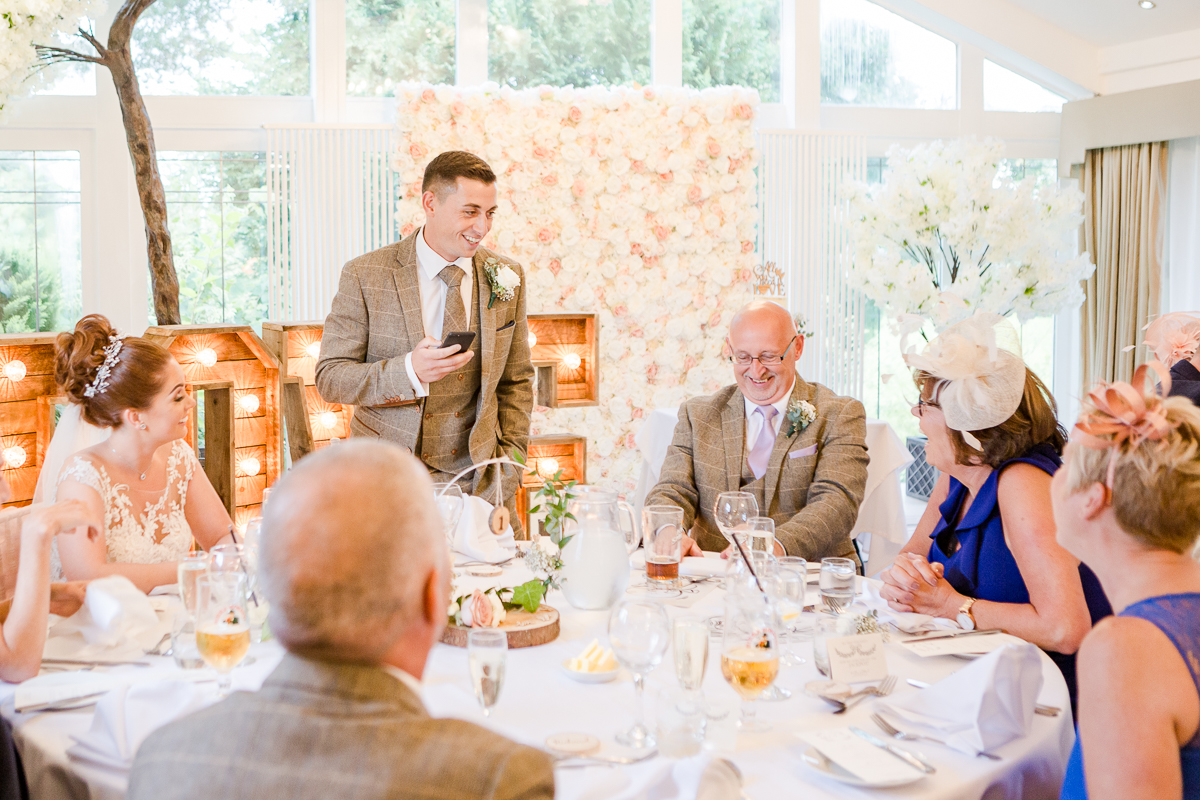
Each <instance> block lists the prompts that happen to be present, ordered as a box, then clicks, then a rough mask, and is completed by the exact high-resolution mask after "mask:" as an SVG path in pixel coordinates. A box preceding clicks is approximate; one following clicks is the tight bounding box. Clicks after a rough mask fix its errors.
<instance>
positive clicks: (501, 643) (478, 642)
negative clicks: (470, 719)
mask: <svg viewBox="0 0 1200 800" xmlns="http://www.w3.org/2000/svg"><path fill="white" fill-rule="evenodd" d="M507 660H508V635H507V634H506V633H504V631H501V630H497V629H495V628H472V629H471V631H470V632H469V633H468V634H467V663H468V666H469V668H470V670H471V685H472V686H474V687H475V698H476V699H477V700H479V705H480V706H482V707H483V716H485V717H488V716H491V713H492V706H494V705H496V701H497V700H499V699H500V689H501V688H503V687H504V666H505V662H506V661H507Z"/></svg>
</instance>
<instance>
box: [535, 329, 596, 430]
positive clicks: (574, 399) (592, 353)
mask: <svg viewBox="0 0 1200 800" xmlns="http://www.w3.org/2000/svg"><path fill="white" fill-rule="evenodd" d="M599 334H600V328H599V326H598V325H597V324H596V315H595V314H530V315H529V344H530V348H529V349H530V354H531V357H532V359H533V364H534V368H535V369H536V370H537V380H538V392H537V400H536V402H537V404H538V405H541V406H546V407H549V408H579V407H580V406H595V405H599V404H600V370H599V362H600V336H599Z"/></svg>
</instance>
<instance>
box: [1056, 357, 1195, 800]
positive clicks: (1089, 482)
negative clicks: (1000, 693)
mask: <svg viewBox="0 0 1200 800" xmlns="http://www.w3.org/2000/svg"><path fill="white" fill-rule="evenodd" d="M1151 367H1152V369H1155V370H1156V371H1159V374H1160V377H1161V378H1162V379H1163V387H1162V388H1163V391H1164V392H1166V391H1169V390H1170V388H1171V380H1170V378H1169V377H1167V376H1166V368H1165V367H1164V366H1163V365H1161V364H1153V365H1151ZM1145 371H1146V367H1141V368H1139V371H1138V374H1136V375H1135V377H1134V383H1133V386H1132V387H1131V386H1130V385H1129V384H1115V385H1113V386H1108V387H1104V386H1101V387H1100V388H1099V389H1097V390H1095V391H1093V392H1092V393H1091V394H1090V395H1089V397H1088V399H1087V400H1085V402H1084V404H1083V413H1082V415H1081V416H1080V420H1079V423H1078V424H1077V425H1076V426H1075V432H1074V433H1073V434H1072V437H1071V444H1070V445H1068V447H1067V451H1066V454H1065V457H1066V464H1065V466H1064V467H1063V469H1062V470H1060V471H1059V472H1058V474H1057V475H1055V477H1054V482H1053V486H1052V489H1051V493H1052V496H1053V499H1054V517H1055V520H1056V521H1057V523H1058V540H1059V541H1060V542H1061V543H1062V545H1063V546H1064V547H1066V548H1067V550H1069V551H1070V552H1071V553H1073V554H1074V555H1076V556H1078V557H1079V558H1082V559H1083V560H1084V561H1085V562H1086V563H1087V564H1088V565H1089V566H1091V567H1092V568H1093V569H1094V570H1095V571H1096V574H1097V575H1098V576H1099V577H1100V583H1101V584H1102V585H1103V586H1104V590H1105V591H1106V592H1107V593H1108V596H1109V597H1110V598H1111V599H1112V602H1113V606H1115V607H1116V608H1117V609H1119V612H1118V614H1117V615H1116V616H1114V617H1110V618H1109V619H1106V620H1104V621H1103V622H1101V623H1100V624H1098V625H1097V626H1096V627H1095V629H1094V630H1092V632H1091V633H1089V634H1088V636H1087V638H1086V639H1085V640H1084V642H1083V646H1082V647H1081V648H1080V650H1079V715H1078V720H1079V736H1078V738H1077V739H1076V740H1075V749H1074V750H1073V751H1072V753H1071V760H1070V762H1069V763H1068V765H1067V776H1066V780H1065V782H1064V784H1063V792H1062V796H1063V797H1064V798H1070V800H1081V799H1082V798H1089V797H1090V798H1093V800H1099V799H1101V798H1122V800H1124V798H1136V797H1146V798H1154V800H1177V799H1178V798H1189V800H1195V799H1196V798H1200V564H1197V563H1196V562H1195V561H1194V560H1193V559H1192V558H1190V557H1189V556H1188V553H1189V551H1190V550H1191V549H1192V547H1193V546H1194V545H1195V543H1196V539H1197V536H1198V535H1200V409H1197V408H1196V406H1195V405H1193V404H1191V403H1189V402H1188V401H1187V400H1185V399H1183V398H1180V397H1169V398H1167V399H1166V400H1161V399H1160V398H1159V397H1157V396H1155V395H1154V393H1153V390H1151V391H1150V392H1149V393H1143V392H1144V389H1143V387H1144V385H1145V381H1144V377H1145ZM1134 387H1136V388H1134Z"/></svg>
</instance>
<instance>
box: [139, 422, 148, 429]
mask: <svg viewBox="0 0 1200 800" xmlns="http://www.w3.org/2000/svg"><path fill="white" fill-rule="evenodd" d="M138 428H139V429H141V430H143V431H144V430H146V423H144V422H143V423H141V424H140V425H138Z"/></svg>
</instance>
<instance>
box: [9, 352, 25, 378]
mask: <svg viewBox="0 0 1200 800" xmlns="http://www.w3.org/2000/svg"><path fill="white" fill-rule="evenodd" d="M4 377H6V378H8V379H9V380H10V381H12V382H13V383H16V382H17V381H19V380H22V379H23V378H24V377H25V362H24V361H21V360H20V359H16V358H14V359H13V360H12V361H10V362H8V363H7V364H5V365H4Z"/></svg>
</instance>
